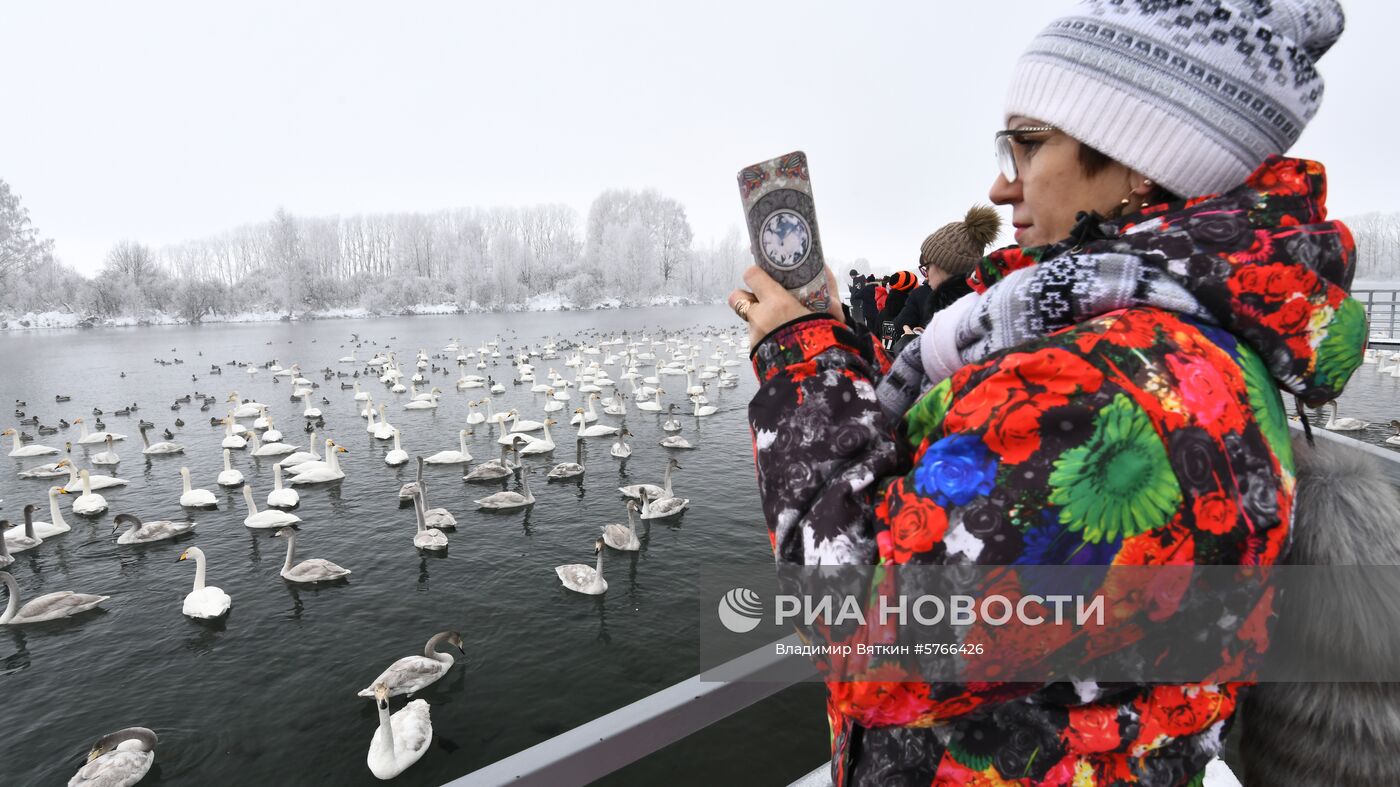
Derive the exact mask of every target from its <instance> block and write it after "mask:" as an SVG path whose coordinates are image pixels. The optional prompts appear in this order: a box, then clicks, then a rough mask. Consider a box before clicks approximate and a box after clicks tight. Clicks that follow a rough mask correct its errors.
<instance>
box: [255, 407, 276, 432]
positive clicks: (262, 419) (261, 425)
mask: <svg viewBox="0 0 1400 787" xmlns="http://www.w3.org/2000/svg"><path fill="white" fill-rule="evenodd" d="M271 426H272V421H271V420H270V419H269V418H268V417H267V406H266V405H264V406H262V407H260V408H258V417H257V418H254V419H253V428H254V429H267V428H270V427H271Z"/></svg>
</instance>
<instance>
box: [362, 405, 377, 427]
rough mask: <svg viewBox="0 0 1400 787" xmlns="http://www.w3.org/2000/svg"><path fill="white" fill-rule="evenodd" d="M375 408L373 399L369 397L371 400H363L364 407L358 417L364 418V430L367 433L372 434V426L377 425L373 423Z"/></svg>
mask: <svg viewBox="0 0 1400 787" xmlns="http://www.w3.org/2000/svg"><path fill="white" fill-rule="evenodd" d="M375 409H376V408H375V406H374V400H373V399H371V400H369V401H368V402H365V409H363V410H361V411H360V417H361V418H364V419H366V420H365V431H366V432H368V433H369V434H374V428H375V426H376V425H377V424H375V422H374V412H375Z"/></svg>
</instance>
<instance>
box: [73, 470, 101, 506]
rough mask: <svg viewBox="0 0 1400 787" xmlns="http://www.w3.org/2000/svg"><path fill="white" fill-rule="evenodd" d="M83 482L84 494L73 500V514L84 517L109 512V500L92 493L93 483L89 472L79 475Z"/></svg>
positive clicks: (84, 471) (82, 472)
mask: <svg viewBox="0 0 1400 787" xmlns="http://www.w3.org/2000/svg"><path fill="white" fill-rule="evenodd" d="M78 476H79V477H80V478H81V479H82V481H83V493H82V494H81V495H78V496H77V497H76V498H74V500H73V513H75V514H81V515H83V516H97V515H98V514H100V513H102V512H103V511H106V510H107V498H105V497H103V496H102V495H99V494H97V493H95V492H93V491H92V481H91V480H90V479H89V478H88V471H86V470H83V471H81V472H80V473H78Z"/></svg>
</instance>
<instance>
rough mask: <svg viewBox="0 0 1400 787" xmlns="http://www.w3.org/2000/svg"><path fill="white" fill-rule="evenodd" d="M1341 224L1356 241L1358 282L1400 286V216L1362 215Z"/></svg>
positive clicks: (1396, 214)
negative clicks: (1387, 281)
mask: <svg viewBox="0 0 1400 787" xmlns="http://www.w3.org/2000/svg"><path fill="white" fill-rule="evenodd" d="M1342 221H1343V222H1344V223H1345V224H1346V225H1347V227H1349V228H1350V229H1351V234H1352V237H1354V238H1355V239H1356V278H1358V279H1367V280H1371V281H1384V280H1395V281H1397V282H1400V213H1375V212H1373V213H1363V214H1361V215H1360V216H1352V217H1350V218H1347V219H1343V220H1342Z"/></svg>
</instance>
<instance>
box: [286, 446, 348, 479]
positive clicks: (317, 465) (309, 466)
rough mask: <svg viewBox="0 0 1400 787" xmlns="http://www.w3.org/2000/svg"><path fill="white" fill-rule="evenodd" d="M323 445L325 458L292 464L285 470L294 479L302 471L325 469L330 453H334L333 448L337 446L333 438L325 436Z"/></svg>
mask: <svg viewBox="0 0 1400 787" xmlns="http://www.w3.org/2000/svg"><path fill="white" fill-rule="evenodd" d="M325 447H326V459H316V460H312V461H309V462H302V463H300V464H296V465H292V466H290V467H288V468H287V472H288V473H291V474H292V476H293V478H294V479H295V477H296V476H299V475H301V474H302V473H309V472H312V471H315V470H325V469H327V468H329V467H330V466H331V463H330V455H331V454H333V453H335V449H336V448H338V447H339V446H337V445H336V444H335V441H334V440H332V439H330V438H326V441H325Z"/></svg>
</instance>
